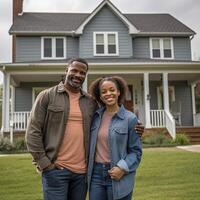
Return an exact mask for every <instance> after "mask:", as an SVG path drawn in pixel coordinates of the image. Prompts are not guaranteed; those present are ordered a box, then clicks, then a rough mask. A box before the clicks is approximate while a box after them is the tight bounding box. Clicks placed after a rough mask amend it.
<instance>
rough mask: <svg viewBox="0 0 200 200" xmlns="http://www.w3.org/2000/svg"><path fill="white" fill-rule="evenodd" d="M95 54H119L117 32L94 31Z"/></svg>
mask: <svg viewBox="0 0 200 200" xmlns="http://www.w3.org/2000/svg"><path fill="white" fill-rule="evenodd" d="M93 41H94V56H118V54H119V48H118V33H117V32H94V34H93Z"/></svg>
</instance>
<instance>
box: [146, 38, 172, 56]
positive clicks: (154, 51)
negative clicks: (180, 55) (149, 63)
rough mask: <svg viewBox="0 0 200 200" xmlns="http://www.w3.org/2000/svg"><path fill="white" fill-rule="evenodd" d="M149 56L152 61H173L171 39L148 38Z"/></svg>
mask: <svg viewBox="0 0 200 200" xmlns="http://www.w3.org/2000/svg"><path fill="white" fill-rule="evenodd" d="M150 51H151V52H150V54H151V58H154V59H156V58H157V59H173V58H174V51H173V40H172V38H150Z"/></svg>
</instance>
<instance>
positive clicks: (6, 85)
mask: <svg viewBox="0 0 200 200" xmlns="http://www.w3.org/2000/svg"><path fill="white" fill-rule="evenodd" d="M3 75H4V76H3V78H4V79H3V105H2V131H3V132H7V131H9V128H10V74H9V73H5V72H4V73H3Z"/></svg>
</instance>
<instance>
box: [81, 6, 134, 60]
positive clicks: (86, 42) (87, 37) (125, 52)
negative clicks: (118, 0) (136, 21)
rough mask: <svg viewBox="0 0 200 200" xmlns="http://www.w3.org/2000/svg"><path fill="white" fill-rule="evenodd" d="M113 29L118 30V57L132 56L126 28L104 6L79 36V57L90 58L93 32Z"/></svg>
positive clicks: (130, 42) (130, 40) (129, 38)
mask: <svg viewBox="0 0 200 200" xmlns="http://www.w3.org/2000/svg"><path fill="white" fill-rule="evenodd" d="M96 31H100V32H104V31H113V32H118V40H119V57H130V56H132V54H133V53H132V38H131V36H130V35H129V33H128V28H127V27H126V26H125V25H124V23H123V22H122V21H120V19H119V17H117V16H116V15H115V14H114V13H112V11H111V10H110V9H109V8H108V7H106V6H105V7H104V8H103V9H102V10H100V11H99V13H97V15H96V16H95V17H94V18H93V19H92V20H91V22H89V23H88V24H87V25H86V27H85V29H84V33H83V35H81V36H80V49H79V52H80V53H79V55H80V57H85V58H91V57H94V55H93V32H96Z"/></svg>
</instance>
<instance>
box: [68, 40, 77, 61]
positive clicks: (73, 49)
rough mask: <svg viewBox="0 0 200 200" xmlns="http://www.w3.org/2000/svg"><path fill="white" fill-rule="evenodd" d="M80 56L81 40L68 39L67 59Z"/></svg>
mask: <svg viewBox="0 0 200 200" xmlns="http://www.w3.org/2000/svg"><path fill="white" fill-rule="evenodd" d="M78 56H79V38H72V37H67V58H72V57H78Z"/></svg>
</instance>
